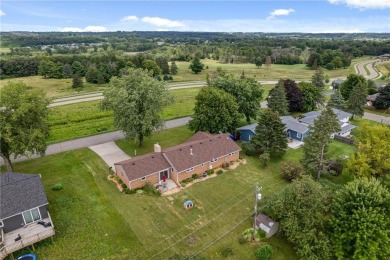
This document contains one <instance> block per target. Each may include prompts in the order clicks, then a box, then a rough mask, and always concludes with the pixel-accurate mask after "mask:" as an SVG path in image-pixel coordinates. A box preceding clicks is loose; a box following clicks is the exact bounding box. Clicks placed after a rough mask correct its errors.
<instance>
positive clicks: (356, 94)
mask: <svg viewBox="0 0 390 260" xmlns="http://www.w3.org/2000/svg"><path fill="white" fill-rule="evenodd" d="M366 97H367V85H366V84H363V83H362V82H358V83H357V85H356V86H355V87H354V88H353V89H352V91H351V93H350V95H349V98H348V101H347V110H348V111H349V112H350V113H352V118H351V119H353V117H354V116H355V115H358V116H363V115H364V105H365V104H366Z"/></svg>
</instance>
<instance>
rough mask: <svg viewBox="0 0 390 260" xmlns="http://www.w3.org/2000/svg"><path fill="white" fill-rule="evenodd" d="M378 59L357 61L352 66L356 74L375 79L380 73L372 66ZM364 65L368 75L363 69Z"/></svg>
mask: <svg viewBox="0 0 390 260" xmlns="http://www.w3.org/2000/svg"><path fill="white" fill-rule="evenodd" d="M378 61H379V60H378V59H375V60H371V61H365V62H360V63H357V64H355V66H354V67H355V71H356V73H357V74H360V75H362V76H363V77H365V78H366V79H376V78H378V77H380V73H378V71H377V70H376V69H375V68H374V63H375V62H378ZM366 65H367V66H366ZM364 66H366V68H367V69H368V71H369V75H367V72H366V70H365V69H364Z"/></svg>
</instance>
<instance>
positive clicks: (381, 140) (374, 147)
mask: <svg viewBox="0 0 390 260" xmlns="http://www.w3.org/2000/svg"><path fill="white" fill-rule="evenodd" d="M389 144H390V129H389V128H388V127H386V126H382V125H375V126H368V125H365V124H364V125H362V126H361V127H360V131H359V141H358V143H357V149H356V152H355V153H354V155H353V157H352V158H351V159H350V160H349V161H348V163H347V168H348V171H349V172H351V173H352V174H354V175H356V176H357V177H371V176H372V177H375V178H378V177H380V176H384V175H385V174H389V172H390V149H389Z"/></svg>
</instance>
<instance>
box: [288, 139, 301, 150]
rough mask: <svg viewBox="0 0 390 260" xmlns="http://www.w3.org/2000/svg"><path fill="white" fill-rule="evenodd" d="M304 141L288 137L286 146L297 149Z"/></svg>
mask: <svg viewBox="0 0 390 260" xmlns="http://www.w3.org/2000/svg"><path fill="white" fill-rule="evenodd" d="M304 144H305V143H304V142H301V141H298V140H295V139H289V140H288V143H287V145H288V147H289V148H291V149H298V148H299V147H301V146H303V145H304Z"/></svg>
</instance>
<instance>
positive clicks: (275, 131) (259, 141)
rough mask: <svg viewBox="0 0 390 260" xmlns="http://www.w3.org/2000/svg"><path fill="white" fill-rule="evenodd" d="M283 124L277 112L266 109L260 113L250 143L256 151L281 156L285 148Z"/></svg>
mask: <svg viewBox="0 0 390 260" xmlns="http://www.w3.org/2000/svg"><path fill="white" fill-rule="evenodd" d="M285 127H286V126H285V125H284V124H283V122H282V120H281V119H280V117H279V114H278V113H277V112H274V111H272V110H271V109H269V108H268V109H267V110H265V111H264V112H262V113H261V114H260V117H259V122H258V124H257V126H256V130H255V131H256V135H255V136H253V137H252V140H251V141H250V143H251V144H252V145H253V147H254V148H255V149H256V151H258V152H260V153H261V154H263V153H268V154H269V155H270V156H271V157H281V156H283V155H284V154H285V153H286V150H287V137H286V131H285Z"/></svg>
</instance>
